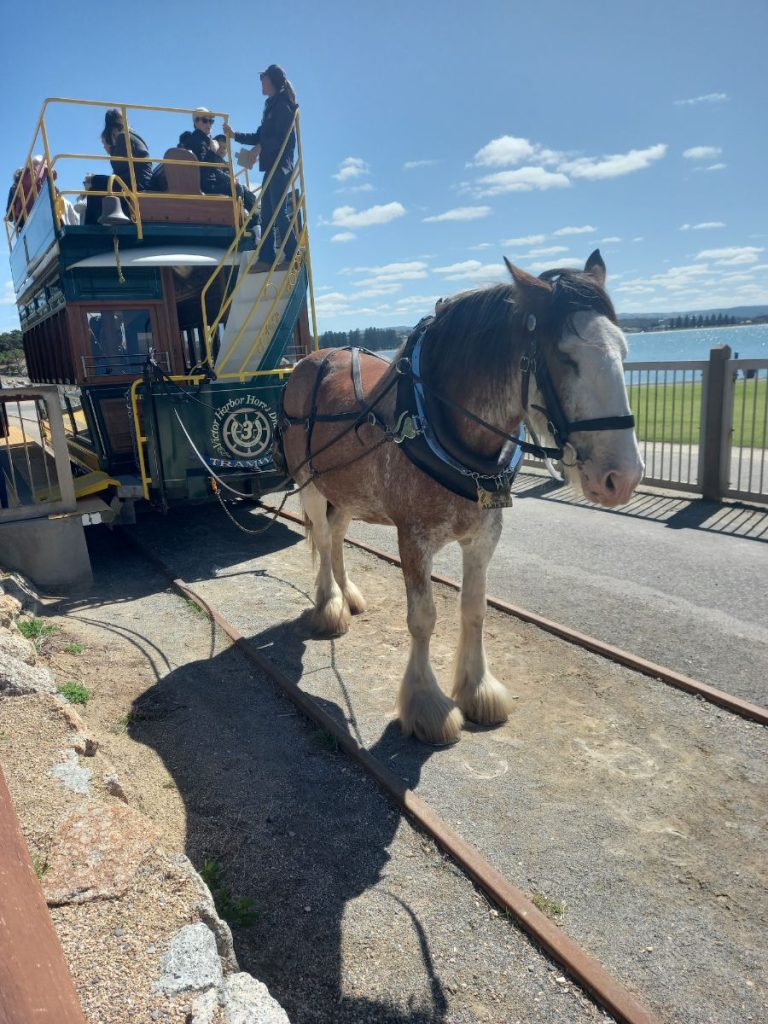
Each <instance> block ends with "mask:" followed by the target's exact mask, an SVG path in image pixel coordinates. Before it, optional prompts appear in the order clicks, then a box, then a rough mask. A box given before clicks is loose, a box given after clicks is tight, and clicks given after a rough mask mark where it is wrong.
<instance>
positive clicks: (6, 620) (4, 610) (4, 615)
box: [0, 594, 21, 628]
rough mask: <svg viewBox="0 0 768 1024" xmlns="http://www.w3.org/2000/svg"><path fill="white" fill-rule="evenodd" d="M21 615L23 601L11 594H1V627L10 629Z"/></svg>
mask: <svg viewBox="0 0 768 1024" xmlns="http://www.w3.org/2000/svg"><path fill="white" fill-rule="evenodd" d="M20 613H21V601H19V600H17V599H16V598H15V597H11V595H10V594H0V626H4V627H6V628H7V627H8V626H10V625H11V623H12V622H14V621H15V620H16V619H17V618H18V617H19V615H20Z"/></svg>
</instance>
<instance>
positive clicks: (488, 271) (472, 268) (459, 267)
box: [435, 260, 506, 282]
mask: <svg viewBox="0 0 768 1024" xmlns="http://www.w3.org/2000/svg"><path fill="white" fill-rule="evenodd" d="M435 273H437V274H444V275H445V280H446V281H467V280H469V281H488V282H490V281H498V280H500V279H501V278H504V277H506V271H505V269H504V267H503V265H501V264H499V263H481V262H480V260H463V261H461V262H460V263H450V264H449V265H448V266H446V267H435Z"/></svg>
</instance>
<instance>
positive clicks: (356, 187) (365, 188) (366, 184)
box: [336, 181, 374, 195]
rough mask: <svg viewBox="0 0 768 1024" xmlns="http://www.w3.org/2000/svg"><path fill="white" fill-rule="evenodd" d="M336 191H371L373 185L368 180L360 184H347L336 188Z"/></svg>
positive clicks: (346, 192) (345, 192)
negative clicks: (344, 186)
mask: <svg viewBox="0 0 768 1024" xmlns="http://www.w3.org/2000/svg"><path fill="white" fill-rule="evenodd" d="M336 191H337V192H338V193H341V192H343V193H344V194H345V195H346V194H348V193H352V192H373V191H374V187H373V185H372V184H371V183H370V181H366V182H364V183H363V184H362V185H348V186H347V187H346V188H337V189H336Z"/></svg>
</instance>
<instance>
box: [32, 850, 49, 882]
mask: <svg viewBox="0 0 768 1024" xmlns="http://www.w3.org/2000/svg"><path fill="white" fill-rule="evenodd" d="M32 867H33V868H34V869H35V874H36V875H37V879H38V881H40V882H42V880H43V877H44V876H45V873H46V871H47V870H48V858H47V857H46V856H45V854H43V853H36V854H35V855H34V856H33V858H32Z"/></svg>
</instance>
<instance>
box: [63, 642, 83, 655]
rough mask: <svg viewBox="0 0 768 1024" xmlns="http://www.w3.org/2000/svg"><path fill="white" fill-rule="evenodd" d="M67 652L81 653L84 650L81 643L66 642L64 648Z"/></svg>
mask: <svg viewBox="0 0 768 1024" xmlns="http://www.w3.org/2000/svg"><path fill="white" fill-rule="evenodd" d="M64 650H65V651H66V652H67V654H82V653H83V651H84V650H85V647H84V646H83V644H67V646H66V647H65V648H64Z"/></svg>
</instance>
